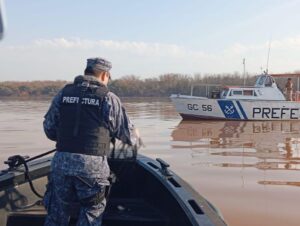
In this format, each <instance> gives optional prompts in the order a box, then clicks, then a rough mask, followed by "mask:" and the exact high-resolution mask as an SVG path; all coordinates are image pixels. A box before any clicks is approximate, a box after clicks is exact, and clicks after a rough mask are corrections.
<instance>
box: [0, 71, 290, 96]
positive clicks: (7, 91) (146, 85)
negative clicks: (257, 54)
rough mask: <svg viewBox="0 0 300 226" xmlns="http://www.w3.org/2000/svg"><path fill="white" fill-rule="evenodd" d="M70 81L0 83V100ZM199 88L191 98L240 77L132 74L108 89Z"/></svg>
mask: <svg viewBox="0 0 300 226" xmlns="http://www.w3.org/2000/svg"><path fill="white" fill-rule="evenodd" d="M255 80H256V76H253V75H247V76H246V77H245V82H246V83H245V84H246V85H254V83H255ZM276 81H277V84H278V85H279V87H281V88H283V87H284V86H285V82H286V79H276ZM67 83H70V81H27V82H24V81H22V82H20V81H18V82H13V81H9V82H0V98H10V97H11V98H20V97H22V98H24V97H25V98H27V97H28V98H43V97H45V98H46V97H53V96H54V95H55V94H56V93H57V92H58V91H59V90H60V89H61V88H62V87H63V86H64V85H66V84H67ZM196 84H198V85H199V86H198V87H197V88H195V89H194V94H195V95H197V94H198V95H203V94H204V93H205V92H206V91H207V90H206V88H205V85H206V84H213V85H215V86H212V88H211V89H214V88H217V87H218V85H233V86H235V85H236V86H240V85H243V84H244V78H243V76H242V75H241V74H239V73H233V74H204V75H201V74H195V75H194V76H190V75H185V74H163V75H160V76H158V77H154V78H145V79H141V78H140V77H138V76H135V75H128V76H124V77H122V78H119V79H114V80H112V81H111V82H110V84H109V89H110V90H111V91H112V92H114V93H116V94H117V95H118V96H121V97H167V96H170V95H171V94H178V93H180V94H189V93H190V90H191V85H196Z"/></svg>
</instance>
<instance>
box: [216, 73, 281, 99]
mask: <svg viewBox="0 0 300 226" xmlns="http://www.w3.org/2000/svg"><path fill="white" fill-rule="evenodd" d="M220 98H221V99H243V100H285V97H284V95H283V94H282V92H281V91H280V89H279V88H278V87H277V85H276V82H275V80H274V78H273V77H272V76H270V75H266V74H263V75H260V76H258V78H257V80H256V82H255V85H254V86H251V87H249V86H248V87H234V86H225V87H224V88H223V90H222V91H221V94H220Z"/></svg>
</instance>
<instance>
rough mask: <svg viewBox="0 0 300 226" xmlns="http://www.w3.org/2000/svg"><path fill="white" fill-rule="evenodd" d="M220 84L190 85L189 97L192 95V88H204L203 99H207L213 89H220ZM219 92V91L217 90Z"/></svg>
mask: <svg viewBox="0 0 300 226" xmlns="http://www.w3.org/2000/svg"><path fill="white" fill-rule="evenodd" d="M222 86H223V85H221V84H203V83H196V84H192V85H191V96H193V95H194V88H195V87H205V97H209V93H210V91H211V90H212V87H213V88H219V87H222ZM219 90H220V89H219Z"/></svg>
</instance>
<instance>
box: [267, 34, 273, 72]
mask: <svg viewBox="0 0 300 226" xmlns="http://www.w3.org/2000/svg"><path fill="white" fill-rule="evenodd" d="M271 41H272V38H270V41H269V49H268V57H267V68H266V74H268V71H269V59H270V51H271Z"/></svg>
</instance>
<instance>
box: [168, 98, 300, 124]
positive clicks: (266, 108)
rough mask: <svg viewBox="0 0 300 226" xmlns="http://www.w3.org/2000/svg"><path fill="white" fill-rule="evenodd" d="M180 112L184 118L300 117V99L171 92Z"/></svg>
mask: <svg viewBox="0 0 300 226" xmlns="http://www.w3.org/2000/svg"><path fill="white" fill-rule="evenodd" d="M171 99H172V102H173V103H174V105H175V108H176V110H177V112H178V113H179V114H180V115H181V116H182V117H183V118H185V119H195V118H199V119H221V120H264V121H265V120H300V102H295V101H285V100H279V101H278V100H237V99H236V100H235V99H231V100H229V99H208V98H201V97H194V96H185V95H172V96H171Z"/></svg>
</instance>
